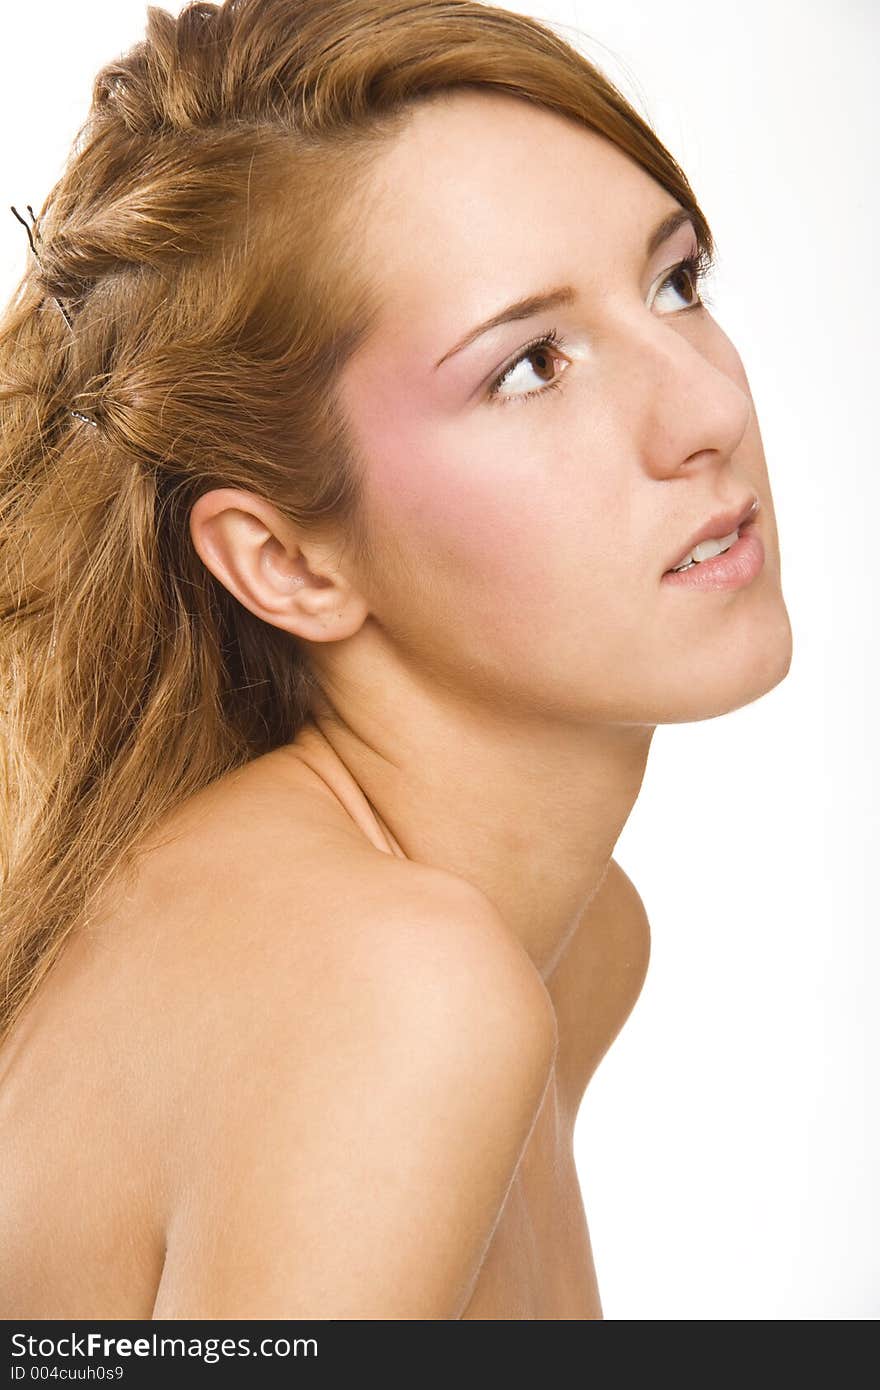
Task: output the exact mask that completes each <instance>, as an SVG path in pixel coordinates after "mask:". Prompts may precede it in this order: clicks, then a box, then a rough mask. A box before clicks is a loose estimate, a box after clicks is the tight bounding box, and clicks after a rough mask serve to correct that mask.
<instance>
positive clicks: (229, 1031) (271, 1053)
mask: <svg viewBox="0 0 880 1390" xmlns="http://www.w3.org/2000/svg"><path fill="white" fill-rule="evenodd" d="M169 829H170V830H171V831H173V835H172V836H170V837H169V835H168V831H169ZM447 877H448V876H445V875H442V874H439V873H436V871H434V870H431V869H426V868H425V866H420V865H413V864H410V863H409V862H408V861H403V860H401V859H399V858H396V857H394V856H392V855H391V854H389V853H387V852H386V853H383V852H382V850H381V849H380V848H378V847H377V846H375V845H370V844H369V843H367V841H366V840H365V838H364V836H363V833H362V832H361V830H359V829H358V828H357V827H354V826H353V824H352V822H351V819H350V817H348V815H347V814H346V813H345V812H344V811H342V810H341V808H340V807H339V806H338V805H337V804H335V803H334V801H333V799H332V797H329V796H326V795H324V794H322V793H321V792H320V791H319V790H318V789H316V788H315V786H314V784H313V783H312V781H311V780H310V778H309V777H308V775H306V776H304V777H303V778H302V779H293V781H291V780H290V779H289V777H288V776H287V774H285V779H284V781H283V782H282V781H279V780H278V778H277V777H276V775H275V768H274V765H273V763H272V759H271V755H270V757H269V758H267V759H261V760H259V762H258V763H255V764H251V765H250V766H249V767H248V768H247V769H245V770H244V774H243V775H238V776H236V777H235V778H234V779H232V780H231V781H228V783H227V784H226V785H220V786H217V787H215V788H209V789H207V792H206V793H203V794H202V795H201V796H200V797H199V798H194V799H193V801H192V803H189V804H188V805H187V806H186V807H184V808H183V809H182V812H181V813H180V815H179V816H178V817H176V818H173V824H171V825H169V826H166V827H163V833H162V834H161V836H157V846H156V848H154V849H153V850H151V852H150V854H149V855H148V856H147V858H146V859H145V861H144V865H143V868H142V870H141V872H140V873H139V875H138V878H137V880H136V882H135V884H134V886H133V887H132V889H131V891H130V892H128V891H126V892H117V893H115V894H114V893H113V892H108V894H107V896H106V910H105V912H104V913H103V914H102V915H100V916H99V917H98V919H97V920H96V922H95V926H94V928H93V930H91V931H90V932H88V933H85V934H80V935H79V936H77V937H75V938H74V939H73V940H72V942H71V943H70V945H69V947H68V948H67V949H66V951H65V953H64V955H63V956H62V957H61V959H60V961H59V962H58V964H57V967H56V968H55V969H54V970H53V971H52V972H51V973H50V975H49V977H48V978H47V979H46V981H44V983H43V985H42V986H41V988H40V989H39V990H38V992H37V994H36V996H35V997H34V999H33V1000H32V1001H31V1004H30V1006H29V1008H28V1009H27V1011H26V1012H25V1014H24V1015H23V1016H22V1018H21V1019H20V1021H19V1025H18V1026H17V1027H16V1028H15V1029H14V1030H13V1033H12V1035H11V1036H10V1037H9V1038H8V1039H7V1041H6V1043H5V1044H4V1046H3V1048H2V1049H0V1170H2V1171H3V1173H4V1175H5V1177H4V1185H3V1193H2V1201H0V1248H2V1249H3V1250H4V1252H5V1257H4V1262H3V1265H2V1270H0V1314H2V1316H4V1317H6V1318H14V1317H27V1318H69V1319H81V1318H87V1317H102V1318H150V1317H151V1316H153V1314H154V1309H155V1310H156V1316H169V1314H168V1313H167V1312H164V1311H163V1309H162V1307H161V1303H160V1306H159V1307H157V1305H156V1299H157V1291H158V1290H160V1288H161V1281H162V1276H163V1269H164V1267H165V1263H166V1255H167V1252H168V1249H169V1238H170V1235H171V1233H172V1232H173V1230H174V1229H175V1223H176V1222H179V1221H180V1219H181V1218H180V1213H181V1209H182V1207H183V1206H185V1201H184V1194H186V1192H187V1191H188V1188H187V1182H188V1173H189V1169H190V1167H191V1166H192V1165H193V1164H194V1163H195V1161H196V1155H197V1154H198V1153H200V1152H204V1151H205V1150H206V1149H207V1148H208V1147H209V1144H210V1145H213V1150H214V1151H215V1152H216V1153H217V1155H218V1158H217V1163H218V1175H219V1174H221V1173H222V1170H223V1155H224V1151H227V1152H231V1150H229V1149H228V1146H230V1145H234V1143H235V1142H236V1139H235V1136H236V1134H237V1133H238V1132H240V1125H241V1117H242V1116H245V1117H247V1116H252V1115H254V1114H258V1113H259V1114H263V1113H265V1112H266V1110H267V1109H271V1105H272V1096H273V1088H275V1087H277V1086H278V1085H279V1077H283V1078H284V1084H285V1085H288V1084H296V1077H297V1076H298V1075H299V1073H298V1072H297V1070H296V1068H295V1067H294V1068H292V1069H291V1067H290V1065H289V1064H288V1060H289V1058H290V1057H291V1056H296V1055H297V1053H300V1054H301V1053H303V1051H304V1050H307V1049H311V1052H312V1053H314V1051H315V1046H316V1041H315V1040H316V1038H319V1037H320V1029H316V1027H315V1023H316V1021H319V1020H320V1019H323V1018H326V1017H327V1014H328V1011H331V1012H332V1009H333V1007H335V1006H336V1005H339V1004H340V1000H339V999H338V998H335V997H334V990H338V989H339V988H340V986H339V985H338V984H337V983H335V982H336V981H338V980H339V979H342V978H345V977H344V976H343V974H341V973H340V972H339V971H337V970H336V968H335V966H336V964H337V963H341V962H342V961H343V960H350V959H351V958H352V952H354V953H355V955H354V958H355V959H357V960H360V961H362V962H364V966H363V968H365V969H366V968H369V962H370V961H372V960H373V959H374V958H375V955H376V952H377V951H379V952H381V951H382V950H384V949H385V946H386V944H387V942H386V941H385V939H380V936H379V932H380V931H381V928H380V927H377V921H381V917H380V918H377V916H376V913H375V912H374V911H367V910H366V908H365V905H366V904H375V903H381V902H383V901H393V900H394V899H395V898H399V897H400V895H406V894H412V893H413V892H416V893H421V892H423V891H426V892H428V893H429V894H430V892H431V891H432V889H433V887H434V885H435V883H436V886H437V887H438V888H442V887H445V882H444V881H445V879H446V878H447ZM621 877H623V876H621ZM627 882H628V881H627ZM279 885H283V886H284V892H281V891H280V889H279ZM452 886H453V887H454V885H452ZM624 887H625V885H624V884H623V883H622V882H619V881H618V880H617V878H616V877H615V876H612V877H611V880H610V882H609V883H608V886H607V888H605V889H603V893H602V896H601V901H598V900H597V902H596V904H595V905H594V906H593V907H592V908H591V914H589V916H590V921H589V922H587V921H586V920H585V922H584V924H583V926H582V927H581V928H579V940H576V941H574V942H572V944H571V946H570V948H569V951H568V953H567V957H566V961H565V962H563V965H569V966H570V968H569V969H568V971H567V972H566V971H565V970H562V969H560V970H559V971H558V972H557V973H558V975H559V979H558V981H555V982H554V984H555V988H556V992H555V993H554V989H553V988H551V990H550V994H551V997H552V999H553V1004H554V1007H555V1008H556V1010H557V1014H558V1019H559V1040H560V1045H559V1049H558V1052H557V1055H556V1058H555V1062H554V1065H553V1068H552V1072H551V1074H550V1076H549V1079H548V1082H547V1084H546V1086H545V1087H542V1088H539V1089H536V1090H535V1095H536V1096H537V1098H538V1102H537V1109H536V1111H535V1113H534V1121H533V1124H532V1126H531V1128H530V1130H529V1132H528V1136H527V1140H526V1142H525V1145H524V1148H523V1150H522V1152H521V1155H520V1157H519V1161H518V1162H517V1164H516V1166H515V1169H514V1171H513V1174H512V1181H511V1183H510V1186H509V1188H508V1189H507V1191H506V1192H505V1193H504V1194H503V1201H502V1202H501V1204H500V1205H499V1208H498V1213H497V1219H496V1220H495V1222H494V1225H493V1228H492V1231H491V1238H490V1240H489V1241H488V1244H487V1245H486V1247H485V1249H484V1251H483V1254H482V1256H481V1259H480V1263H479V1269H478V1272H477V1274H476V1277H475V1279H474V1281H473V1283H472V1285H471V1286H470V1287H469V1288H468V1289H467V1291H466V1297H465V1298H464V1299H463V1301H462V1306H461V1311H460V1312H459V1313H458V1314H457V1316H461V1317H464V1318H486V1319H497V1318H515V1319H520V1318H600V1317H601V1316H602V1313H601V1305H600V1301H599V1295H598V1289H597V1286H596V1278H595V1272H594V1268H593V1261H592V1254H591V1250H590V1243H589V1234H588V1230H587V1225H586V1219H585V1216H584V1212H583V1206H582V1203H581V1197H580V1190H579V1186H578V1180H577V1173H576V1170H575V1165H574V1157H573V1150H572V1137H573V1127H574V1119H575V1116H576V1111H577V1104H578V1101H579V1099H580V1095H581V1094H582V1090H583V1087H584V1086H585V1085H586V1080H587V1079H588V1077H589V1075H590V1074H591V1072H592V1070H593V1069H594V1068H595V1066H596V1065H597V1063H598V1060H599V1059H600V1058H601V1056H602V1055H603V1053H604V1051H605V1050H606V1048H607V1046H608V1045H609V1044H610V1041H611V1040H612V1038H613V1036H614V1034H615V1033H616V1032H617V1030H618V1029H619V1027H620V1026H621V1024H622V1022H623V1020H624V1018H625V1017H626V1015H627V1013H628V1012H629V1009H630V1008H631V1007H632V1003H633V1002H634V1000H635V997H636V996H637V993H638V989H639V988H640V985H641V978H642V976H643V974H644V968H645V967H646V964H647V924H646V922H645V921H644V917H643V913H642V914H640V913H639V912H638V911H634V910H633V909H634V904H633V900H632V897H631V895H628V894H627V893H626V892H624V891H622V889H623V888H624ZM353 904H355V905H360V907H361V910H360V911H359V912H356V913H353V911H352V905H353ZM635 906H638V904H636V905H635ZM588 927H589V928H591V930H589V931H588V930H587V928H588ZM476 929H477V923H476V922H475V930H476ZM479 929H480V930H482V926H480V928H479ZM461 940H462V943H463V944H462V950H464V949H466V943H467V922H465V931H464V934H463V935H462V938H461ZM486 942H487V943H488V945H489V947H490V948H492V943H491V942H490V941H489V939H488V938H486ZM395 949H397V947H396V945H395V944H394V943H393V942H392V951H393V950H395ZM492 949H494V948H492ZM358 952H359V953H360V954H357V953H358ZM603 953H604V955H603ZM403 958H405V956H404V957H403ZM502 958H503V957H502V955H499V956H498V957H497V959H498V961H499V962H501V960H502ZM623 958H625V959H626V960H627V961H628V962H629V964H630V970H629V973H628V974H625V975H621V973H620V971H619V970H618V971H617V972H616V973H615V972H614V970H607V971H606V970H605V964H606V963H608V962H610V963H611V964H613V963H614V961H617V962H619V961H620V960H621V959H623ZM485 959H486V961H487V969H488V970H489V976H488V978H490V979H491V978H492V976H491V971H492V969H493V968H494V965H493V962H494V959H495V958H494V957H493V956H492V955H491V954H487V956H486V957H485ZM504 959H506V957H504ZM599 971H602V972H603V973H604V974H605V978H606V980H608V981H611V982H615V981H616V987H614V988H612V989H611V990H610V994H609V991H608V990H605V991H604V993H603V992H602V991H601V990H600V987H599V982H598V981H597V978H596V976H597V972H599ZM581 975H583V976H584V979H583V987H582V988H581V987H580V986H579V977H580V976H581ZM591 988H592V989H593V990H594V992H595V994H596V999H597V1000H599V999H600V996H601V1004H597V1006H596V1007H595V1008H593V1009H592V1010H590V1009H588V1010H587V1012H586V1014H583V1013H582V1004H583V1003H584V1002H585V1001H587V1002H588V995H589V991H590V989H591ZM342 1002H345V1001H342ZM490 1002H491V1001H490ZM524 1026H525V1020H524ZM399 1046H400V1048H401V1049H402V1050H403V1051H404V1052H405V1050H406V1047H407V1039H406V1037H401V1038H400V1040H399ZM313 1074H314V1073H310V1075H313ZM291 1077H292V1078H294V1080H293V1082H292V1083H290V1082H289V1079H290V1078H291ZM539 1079H540V1078H539ZM263 1093H265V1095H264V1096H263ZM261 1097H263V1098H264V1100H265V1104H264V1106H263V1109H260V1108H259V1106H258V1104H257V1102H259V1101H260V1100H261ZM424 1103H425V1105H426V1106H430V1105H431V1097H430V1096H429V1095H428V1096H426V1097H425V1101H424ZM299 1104H300V1107H301V1111H302V1114H303V1115H304V1116H307V1115H308V1114H309V1113H310V1112H311V1113H313V1112H314V1107H315V1106H317V1105H320V1104H321V1095H320V1094H318V1095H315V1094H313V1093H311V1092H310V1093H309V1094H303V1095H302V1096H300V1097H299ZM225 1146H226V1148H225ZM476 1161H477V1160H476V1159H475V1162H476ZM258 1181H259V1175H258V1174H257V1173H254V1175H253V1182H254V1183H257V1182H258ZM234 1200H235V1194H234V1193H230V1194H229V1201H230V1203H233V1202H234ZM203 1255H204V1260H205V1261H211V1259H212V1252H211V1250H210V1249H205V1250H204V1252H203ZM170 1315H171V1316H174V1315H175V1314H174V1313H173V1312H172V1313H171V1314H170ZM178 1315H186V1314H178ZM193 1315H194V1316H197V1315H198V1314H197V1313H196V1314H193ZM226 1315H228V1316H238V1315H239V1314H237V1313H235V1312H230V1313H228V1314H226ZM241 1315H242V1316H252V1317H257V1316H264V1315H265V1316H319V1317H320V1316H321V1313H320V1312H316V1311H315V1310H314V1309H310V1310H309V1311H308V1312H299V1313H298V1312H297V1311H296V1310H290V1311H287V1312H284V1313H278V1312H276V1311H274V1310H273V1311H266V1312H263V1311H262V1310H259V1309H257V1310H251V1311H246V1312H244V1313H243V1314H241ZM326 1315H327V1316H334V1315H335V1314H334V1312H332V1311H331V1312H329V1313H327V1314H326ZM376 1316H381V1313H376Z"/></svg>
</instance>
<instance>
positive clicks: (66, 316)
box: [10, 203, 99, 429]
mask: <svg viewBox="0 0 880 1390" xmlns="http://www.w3.org/2000/svg"><path fill="white" fill-rule="evenodd" d="M26 207H27V210H28V212H29V213H30V215H31V224H32V226H33V228H34V231H35V232H36V234H37V239H38V240H39V239H40V229H39V227H38V226H37V219H36V217H35V216H34V210H33V208H32V207H31V205H30V203H27V204H26ZM10 210H11V212H12V214H13V216H14V217H16V218H17V220H18V221H19V222H20V223H21V225H22V226H23V227H24V229H25V231H26V232H27V236H28V241H29V242H30V247H31V250H32V251H33V253H34V257H35V259H36V261H37V264H38V265H39V267H40V269H41V270H42V268H43V262H42V261H41V260H40V253H39V251H38V250H37V248H36V245H35V244H34V238H33V236H32V235H31V229H30V227H29V226H28V224H27V223H26V222H25V220H24V218H23V217H22V216H21V214H20V213H19V212H17V211H16V209H15V208H14V207H12V205H11V204H10ZM52 298H53V299H54V300H55V303H56V304H57V305H58V308H59V309H60V310H61V312H62V314H63V315H64V322H65V323H66V324H67V326H68V328H69V329H70V330H71V332H72V331H73V320H72V318H71V317H70V314H69V313H68V312H67V310H66V309H65V307H64V305H63V304H62V303H61V300H60V299H59V298H58V296H57V295H54V294H53V296H52ZM69 414H71V415H73V416H74V417H75V418H76V419H77V420H84V421H85V423H86V424H87V425H93V426H94V428H95V429H98V428H99V426H98V422H97V420H93V419H92V417H91V416H90V415H84V414H83V413H82V411H81V410H70V411H69Z"/></svg>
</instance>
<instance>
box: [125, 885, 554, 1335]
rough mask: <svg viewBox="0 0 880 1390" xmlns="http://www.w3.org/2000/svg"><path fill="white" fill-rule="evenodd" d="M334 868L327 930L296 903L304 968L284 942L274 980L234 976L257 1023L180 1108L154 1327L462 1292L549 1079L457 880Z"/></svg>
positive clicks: (445, 1314) (520, 1007)
mask: <svg viewBox="0 0 880 1390" xmlns="http://www.w3.org/2000/svg"><path fill="white" fill-rule="evenodd" d="M340 872H341V873H342V875H343V877H344V878H345V882H346V891H347V903H348V908H347V911H346V912H344V913H342V914H340V912H339V911H338V909H336V910H334V914H333V918H334V920H333V921H332V922H328V920H327V914H326V911H325V912H324V913H322V911H321V905H320V903H318V902H317V901H316V899H315V897H314V896H313V895H312V894H311V893H310V894H309V895H308V897H307V899H306V900H305V904H307V908H308V911H309V912H310V913H311V914H312V922H311V927H310V929H309V930H308V932H307V935H308V938H309V943H308V949H307V951H306V952H305V955H304V954H303V953H302V952H300V953H299V954H298V960H299V961H300V962H301V965H300V967H299V968H298V969H297V970H296V971H293V970H291V968H290V967H291V963H292V960H291V957H290V956H289V955H286V954H285V953H283V952H282V960H283V963H282V965H281V968H280V969H275V970H273V971H272V972H269V973H271V975H272V978H271V981H270V980H269V978H268V973H267V972H266V971H265V970H264V969H262V968H261V969H260V970H258V972H257V973H256V975H252V976H251V977H250V978H249V979H248V981H247V986H246V993H247V997H248V999H249V1002H250V1008H251V1015H252V1021H251V1023H250V1026H248V1024H247V1020H246V1018H245V1016H244V1014H242V1013H239V1015H238V1017H239V1026H238V1028H237V1029H235V1030H233V1036H230V1033H229V1032H228V1031H227V1032H226V1036H225V1056H224V1058H223V1066H222V1076H221V1080H222V1085H221V1086H217V1085H215V1084H213V1083H212V1082H211V1080H210V1078H209V1079H208V1084H207V1087H206V1088H204V1087H203V1089H202V1095H201V1103H197V1104H195V1105H193V1106H191V1108H190V1110H189V1114H190V1117H191V1118H190V1121H189V1122H188V1126H189V1129H188V1142H187V1145H186V1149H185V1153H186V1163H185V1164H183V1165H181V1166H180V1168H179V1171H178V1173H177V1178H176V1184H175V1200H174V1202H173V1203H172V1207H171V1211H170V1217H169V1222H168V1228H167V1233H166V1241H167V1255H166V1262H165V1268H164V1271H163V1276H162V1280H161V1284H160V1287H159V1291H158V1295H157V1299H156V1304H155V1308H154V1312H153V1316H154V1318H205V1317H209V1318H231V1317H245V1318H247V1317H261V1318H271V1317H275V1318H298V1317H304V1318H310V1317H311V1318H355V1319H365V1318H367V1319H372V1318H376V1319H388V1318H456V1317H458V1316H459V1315H460V1313H461V1311H462V1310H463V1308H464V1307H465V1306H466V1304H467V1300H468V1298H469V1296H470V1292H471V1290H472V1288H473V1284H474V1282H475V1280H476V1278H477V1275H478V1272H479V1268H480V1264H481V1261H482V1258H483V1256H484V1254H485V1251H486V1249H487V1247H488V1244H489V1241H490V1239H491V1235H492V1231H493V1229H494V1226H495V1223H496V1221H497V1219H498V1217H499V1214H500V1212H501V1209H502V1207H503V1203H504V1200H505V1197H506V1194H507V1192H508V1190H509V1188H510V1185H511V1183H512V1181H513V1178H514V1176H515V1173H516V1170H517V1166H518V1164H519V1162H520V1159H521V1157H522V1154H523V1152H524V1149H525V1146H526V1143H527V1141H528V1137H529V1135H530V1133H531V1130H532V1127H533V1125H534V1122H535V1118H536V1116H537V1113H538V1111H539V1108H540V1105H541V1101H542V1099H543V1096H544V1093H545V1090H546V1087H547V1084H548V1082H549V1079H550V1076H551V1074H552V1066H553V1060H554V1056H555V1047H556V1034H555V1015H554V1012H553V1009H552V1005H551V1004H550V1001H549V996H548V995H547V993H546V990H544V987H543V985H542V984H541V981H540V977H539V976H538V975H537V973H536V972H534V971H533V970H532V969H531V967H530V964H529V962H528V958H527V957H525V958H524V953H520V952H519V951H518V950H517V949H511V945H510V940H509V937H507V936H506V935H505V933H504V929H503V923H501V922H500V921H499V919H498V918H497V915H496V914H495V913H494V911H493V909H492V908H491V906H490V905H488V904H487V903H486V902H485V900H484V899H481V897H480V895H478V894H475V893H474V892H471V891H469V889H468V887H467V886H466V885H465V886H462V885H461V884H460V883H459V882H458V881H456V880H454V879H451V878H447V877H445V876H442V875H441V876H437V875H435V874H432V873H427V874H419V873H412V872H410V873H406V874H401V873H399V872H395V873H394V875H393V876H392V875H389V874H387V873H386V874H385V876H384V877H383V875H381V874H377V873H376V872H375V871H373V870H372V868H371V871H369V872H368V871H367V869H366V866H364V865H361V866H359V868H358V869H357V871H353V870H352V869H351V867H350V866H349V868H348V869H347V870H342V869H340ZM303 905H304V903H301V906H303ZM243 908H244V905H243V904H242V903H239V904H238V905H237V908H236V910H238V911H242V910H243ZM255 983H259V984H260V985H261V988H262V993H260V992H259V991H257V990H255V989H254V985H255ZM228 1006H229V1007H230V1008H234V1007H235V1006H234V1004H233V1002H232V1001H231V1000H230V1001H228ZM255 1011H259V1022H256V1021H255V1020H254V1019H253V1014H254V1013H255Z"/></svg>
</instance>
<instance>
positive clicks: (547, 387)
mask: <svg viewBox="0 0 880 1390" xmlns="http://www.w3.org/2000/svg"><path fill="white" fill-rule="evenodd" d="M561 344H562V339H561V338H560V337H559V336H558V334H557V333H556V330H555V329H552V330H551V331H550V332H549V333H545V334H544V336H543V337H542V338H538V339H536V340H535V341H534V342H533V343H529V344H528V346H526V347H524V348H523V349H522V351H521V352H519V353H518V354H517V356H516V357H515V358H514V360H513V361H512V362H511V363H510V365H509V366H507V367H505V368H504V371H503V372H501V373H500V375H499V376H497V377H496V378H495V380H494V381H493V382H492V385H491V386H490V388H489V399H490V400H491V401H494V402H497V403H498V404H499V405H501V404H505V405H506V404H507V403H508V402H509V401H513V400H516V401H522V400H528V399H529V397H530V396H543V395H545V394H546V392H547V391H552V390H556V389H558V387H559V381H558V377H559V376H561V375H562V373H561V372H558V371H557V374H556V378H554V379H552V380H551V378H552V377H553V373H554V371H556V368H557V364H558V363H560V362H562V361H564V360H565V359H564V358H562V357H560V356H558V355H557V353H555V352H553V351H552V349H553V348H558V347H560V346H561ZM530 378H531V380H532V381H534V380H535V379H536V378H537V380H538V382H539V383H541V382H543V385H540V384H539V385H538V387H537V388H536V389H533V390H531V391H515V390H514V391H512V392H511V391H509V390H508V389H507V388H509V387H511V386H513V387H516V386H518V385H528V384H529V380H530ZM502 387H504V388H505V390H504V391H502V389H501V388H502Z"/></svg>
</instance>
